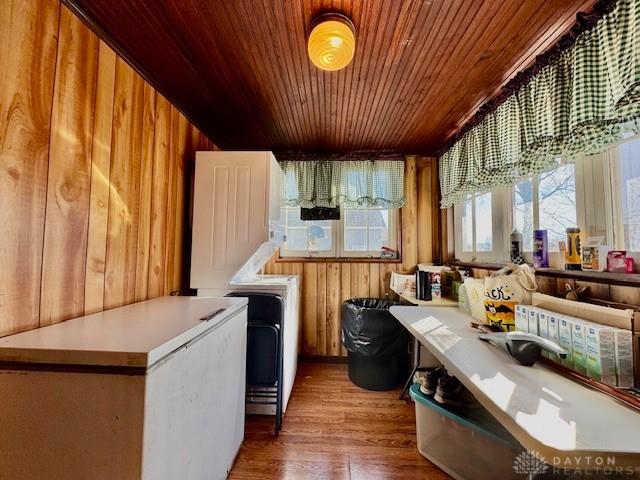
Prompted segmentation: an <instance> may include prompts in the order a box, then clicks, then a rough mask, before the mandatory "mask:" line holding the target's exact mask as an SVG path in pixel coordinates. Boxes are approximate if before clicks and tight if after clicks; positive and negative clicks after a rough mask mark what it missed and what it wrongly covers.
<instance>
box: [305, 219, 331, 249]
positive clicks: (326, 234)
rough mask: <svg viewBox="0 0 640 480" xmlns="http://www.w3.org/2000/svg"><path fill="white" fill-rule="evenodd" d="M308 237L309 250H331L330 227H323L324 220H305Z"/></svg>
mask: <svg viewBox="0 0 640 480" xmlns="http://www.w3.org/2000/svg"><path fill="white" fill-rule="evenodd" d="M305 223H306V224H307V232H308V238H309V250H310V251H313V252H319V251H326V250H331V227H324V226H323V225H322V224H324V223H325V222H324V221H321V222H317V221H313V222H305Z"/></svg>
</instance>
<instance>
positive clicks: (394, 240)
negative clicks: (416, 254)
mask: <svg viewBox="0 0 640 480" xmlns="http://www.w3.org/2000/svg"><path fill="white" fill-rule="evenodd" d="M296 208H299V207H283V209H284V211H285V216H286V211H287V210H293V209H296ZM375 209H376V208H372V209H371V210H375ZM344 210H345V207H342V206H341V207H340V220H330V221H331V222H332V225H331V246H332V248H331V250H324V251H312V250H306V251H305V250H289V249H287V248H285V245H284V244H283V246H282V247H280V253H279V258H281V259H283V260H292V259H307V260H308V259H330V260H335V261H344V260H347V261H348V260H376V261H380V262H385V261H386V262H399V261H401V260H402V223H401V222H402V209H399V208H388V209H387V208H379V209H377V210H387V211H388V212H389V245H391V248H394V249H395V250H396V252H397V256H395V257H392V258H387V257H382V256H380V252H377V251H372V250H368V251H364V250H362V251H352V250H345V249H344V231H345V228H346V225H345V221H344V219H345V214H344ZM353 210H365V209H360V208H354V209H353ZM285 218H286V217H285ZM285 222H286V220H285ZM284 227H285V231H286V228H287V227H286V223H285V225H284ZM367 230H368V227H367Z"/></svg>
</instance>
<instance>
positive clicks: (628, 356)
mask: <svg viewBox="0 0 640 480" xmlns="http://www.w3.org/2000/svg"><path fill="white" fill-rule="evenodd" d="M614 344H615V345H614V355H615V362H616V375H617V385H618V387H620V388H633V383H634V379H633V334H632V333H631V332H629V331H628V330H621V329H616V330H615V332H614Z"/></svg>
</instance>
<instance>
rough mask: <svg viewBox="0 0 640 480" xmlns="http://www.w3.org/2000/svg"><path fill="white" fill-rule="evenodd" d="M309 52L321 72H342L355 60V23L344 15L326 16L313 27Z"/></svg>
mask: <svg viewBox="0 0 640 480" xmlns="http://www.w3.org/2000/svg"><path fill="white" fill-rule="evenodd" d="M307 51H308V53H309V58H310V59H311V62H313V64H314V65H315V66H316V67H318V68H319V69H321V70H327V71H330V72H332V71H336V70H341V69H343V68H344V67H346V66H347V65H349V63H350V62H351V60H352V59H353V54H354V53H355V51H356V35H355V29H354V27H353V23H351V20H349V19H348V18H347V17H345V16H344V15H339V14H325V15H322V16H320V17H318V18H317V19H316V20H315V21H314V22H313V25H312V30H311V34H310V35H309V43H308V44H307Z"/></svg>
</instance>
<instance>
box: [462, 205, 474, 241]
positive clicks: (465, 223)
mask: <svg viewBox="0 0 640 480" xmlns="http://www.w3.org/2000/svg"><path fill="white" fill-rule="evenodd" d="M462 251H463V252H473V207H472V206H471V198H468V199H467V200H466V201H465V202H464V205H463V206H462Z"/></svg>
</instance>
